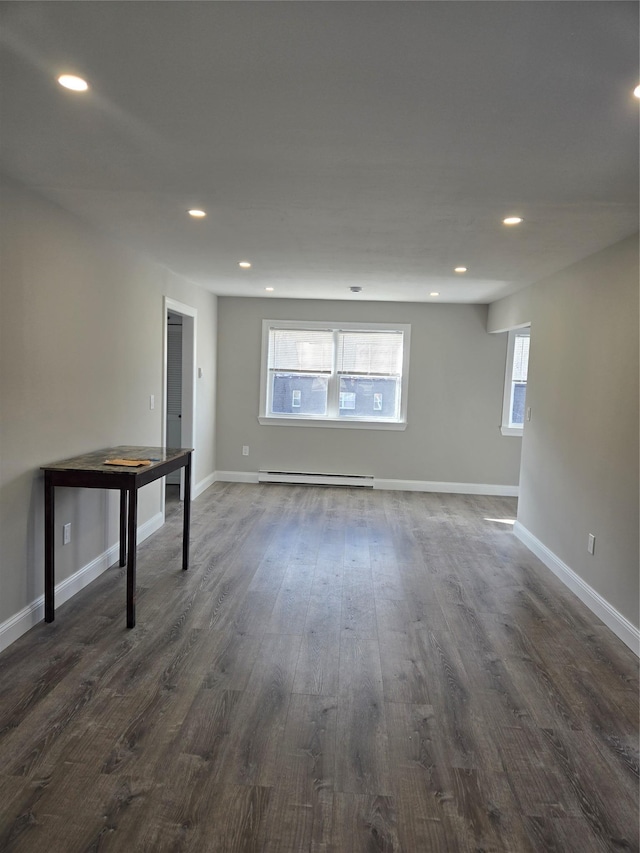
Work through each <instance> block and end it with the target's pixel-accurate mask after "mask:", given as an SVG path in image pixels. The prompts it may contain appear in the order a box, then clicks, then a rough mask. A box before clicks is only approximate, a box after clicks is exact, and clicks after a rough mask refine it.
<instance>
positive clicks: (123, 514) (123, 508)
mask: <svg viewBox="0 0 640 853" xmlns="http://www.w3.org/2000/svg"><path fill="white" fill-rule="evenodd" d="M126 562H127V490H126V489H120V565H121V566H124V565H126Z"/></svg>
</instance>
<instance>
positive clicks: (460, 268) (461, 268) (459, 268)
mask: <svg viewBox="0 0 640 853" xmlns="http://www.w3.org/2000/svg"><path fill="white" fill-rule="evenodd" d="M466 271H467V267H456V268H455V269H454V272H466Z"/></svg>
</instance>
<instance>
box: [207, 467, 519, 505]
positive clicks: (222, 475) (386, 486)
mask: <svg viewBox="0 0 640 853" xmlns="http://www.w3.org/2000/svg"><path fill="white" fill-rule="evenodd" d="M215 482H223V483H257V482H258V472H257V471H256V472H255V473H254V472H252V471H216V472H215ZM373 488H374V489H383V490H387V491H400V492H447V493H449V494H458V495H496V496H499V497H514V498H517V497H518V486H502V485H494V484H486V483H438V482H430V481H428V480H383V479H380V478H379V477H374V480H373Z"/></svg>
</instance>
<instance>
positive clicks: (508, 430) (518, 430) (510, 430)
mask: <svg viewBox="0 0 640 853" xmlns="http://www.w3.org/2000/svg"><path fill="white" fill-rule="evenodd" d="M523 431H524V430H523V428H522V427H508V426H501V427H500V432H501V433H502V434H503V435H516V436H519V437H520V438H522V433H523Z"/></svg>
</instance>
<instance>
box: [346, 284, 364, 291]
mask: <svg viewBox="0 0 640 853" xmlns="http://www.w3.org/2000/svg"><path fill="white" fill-rule="evenodd" d="M349 290H350V291H351V293H360V292H361V291H362V288H361V287H359V286H358V285H355V284H354V285H353V287H350V288H349Z"/></svg>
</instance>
